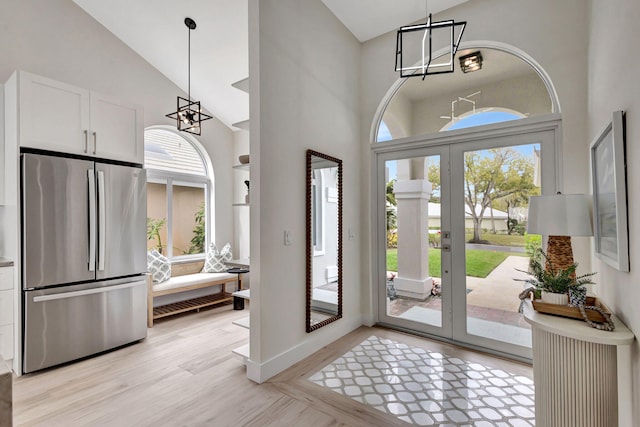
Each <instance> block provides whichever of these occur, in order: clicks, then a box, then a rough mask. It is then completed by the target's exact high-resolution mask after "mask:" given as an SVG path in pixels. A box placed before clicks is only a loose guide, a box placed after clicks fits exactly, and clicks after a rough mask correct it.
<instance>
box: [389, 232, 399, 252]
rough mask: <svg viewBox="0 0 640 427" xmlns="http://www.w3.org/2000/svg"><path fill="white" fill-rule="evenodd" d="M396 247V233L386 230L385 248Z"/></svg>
mask: <svg viewBox="0 0 640 427" xmlns="http://www.w3.org/2000/svg"><path fill="white" fill-rule="evenodd" d="M397 247H398V233H393V232H391V231H387V248H388V249H391V248H397Z"/></svg>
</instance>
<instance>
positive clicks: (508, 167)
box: [373, 120, 558, 359]
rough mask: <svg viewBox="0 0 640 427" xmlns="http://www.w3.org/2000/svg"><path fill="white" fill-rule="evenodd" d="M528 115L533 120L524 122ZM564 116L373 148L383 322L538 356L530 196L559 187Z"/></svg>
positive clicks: (521, 355) (537, 239) (535, 242)
mask: <svg viewBox="0 0 640 427" xmlns="http://www.w3.org/2000/svg"><path fill="white" fill-rule="evenodd" d="M523 121H524V120H523ZM557 135H558V121H557V120H548V121H540V120H538V121H536V122H534V123H533V124H532V123H531V122H529V123H528V124H524V125H522V124H519V125H514V124H510V125H507V126H505V127H504V128H503V129H502V130H495V129H494V130H493V131H475V132H474V131H472V130H467V131H466V132H463V133H460V132H458V133H456V134H453V135H446V134H443V135H437V136H431V137H429V138H425V139H421V140H416V139H413V140H410V141H397V142H389V143H381V144H377V145H376V146H375V147H374V148H373V153H374V156H373V158H374V167H373V170H374V171H375V195H374V203H375V205H376V215H377V223H376V233H375V235H376V250H375V260H374V266H375V272H376V273H375V274H376V278H377V281H376V283H377V284H378V286H377V289H378V292H377V306H378V313H377V315H378V322H379V323H381V324H385V325H387V326H390V327H395V328H399V329H403V330H407V331H414V332H416V333H418V334H422V335H430V336H435V337H439V338H442V339H445V340H450V341H454V342H458V343H461V344H464V345H468V346H471V347H476V348H484V349H487V350H490V351H492V352H497V353H502V354H506V355H510V356H513V357H516V358H521V359H529V358H531V331H530V328H529V326H528V324H527V323H526V322H525V321H524V320H523V318H522V315H521V314H520V313H519V310H518V309H519V305H520V300H519V298H518V294H519V293H520V292H521V291H522V290H523V288H524V287H525V286H524V283H523V282H519V281H516V280H514V279H518V278H523V277H526V275H525V274H524V273H522V272H520V271H518V270H523V269H524V270H526V269H527V266H528V256H527V253H526V248H527V247H533V246H535V245H539V244H540V237H539V236H530V235H527V234H526V219H527V206H528V196H529V195H536V194H553V193H555V191H556V190H557V186H556V176H557V161H556V159H557V157H558V155H557V150H558V147H557V145H558V144H557V143H556V140H557Z"/></svg>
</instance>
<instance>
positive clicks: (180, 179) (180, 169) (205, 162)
mask: <svg viewBox="0 0 640 427" xmlns="http://www.w3.org/2000/svg"><path fill="white" fill-rule="evenodd" d="M144 163H145V168H146V169H147V237H148V242H147V248H148V249H154V248H155V249H158V251H160V252H161V253H162V254H163V255H165V256H167V257H169V258H179V257H193V256H197V255H202V254H204V252H205V246H206V242H209V241H211V240H212V239H211V238H209V236H211V234H212V232H211V229H212V227H211V224H212V223H213V221H212V218H211V217H212V215H211V212H213V209H212V206H211V201H212V200H213V198H212V197H211V189H212V188H213V187H212V185H211V184H212V178H213V171H212V170H211V161H210V160H209V158H208V157H207V154H206V152H205V151H204V149H202V147H201V146H200V144H199V143H198V141H197V140H195V138H193V137H191V136H189V135H182V134H179V133H177V132H176V131H175V130H173V129H171V128H167V127H152V128H148V129H146V130H145V132H144Z"/></svg>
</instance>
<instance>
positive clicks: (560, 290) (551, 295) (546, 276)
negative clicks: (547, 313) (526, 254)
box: [514, 249, 596, 305]
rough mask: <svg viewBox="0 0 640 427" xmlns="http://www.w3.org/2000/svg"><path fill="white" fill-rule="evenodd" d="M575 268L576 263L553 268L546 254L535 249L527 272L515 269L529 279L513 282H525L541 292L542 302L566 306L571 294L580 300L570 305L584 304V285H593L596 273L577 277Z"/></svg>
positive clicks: (573, 299) (574, 300)
mask: <svg viewBox="0 0 640 427" xmlns="http://www.w3.org/2000/svg"><path fill="white" fill-rule="evenodd" d="M577 268H578V264H577V263H573V264H572V265H570V266H569V267H567V268H555V267H554V266H553V264H552V263H551V262H550V261H549V259H548V258H547V254H545V253H544V252H543V251H542V249H537V250H536V251H535V252H534V253H533V254H532V256H531V258H530V259H529V271H524V270H518V269H516V270H518V271H521V272H523V273H527V274H528V275H529V276H531V277H530V278H528V279H514V280H517V281H520V282H526V283H528V284H530V285H532V286H533V287H534V288H535V289H536V290H539V291H541V298H542V301H543V302H547V303H550V304H562V305H566V304H567V303H568V299H569V297H568V295H569V293H572V294H575V295H577V296H579V297H580V298H581V299H580V300H576V299H575V297H574V298H572V301H571V302H572V305H573V304H575V305H579V304H580V303H584V298H586V288H585V287H584V285H587V284H590V283H593V282H592V281H591V277H592V276H594V275H595V274H596V273H586V274H583V275H581V276H577V275H576V269H577Z"/></svg>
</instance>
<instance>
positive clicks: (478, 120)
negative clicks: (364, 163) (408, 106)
mask: <svg viewBox="0 0 640 427" xmlns="http://www.w3.org/2000/svg"><path fill="white" fill-rule="evenodd" d="M520 118H521V117H520V116H518V115H516V114H512V113H506V112H502V111H484V112H481V113H478V114H474V115H470V116H467V117H465V118H463V119H460V120H458V121H456V122H455V123H453V125H451V126H450V127H449V128H447V129H446V130H455V129H464V128H470V127H475V126H481V125H486V124H490V123H500V122H506V121H510V120H517V119H520ZM392 139H393V137H392V136H391V132H390V131H389V128H388V127H387V124H386V123H385V122H384V120H383V121H381V122H380V127H379V128H378V142H384V141H390V140H392ZM535 146H536V145H535V144H529V145H520V146H514V147H512V148H513V149H514V150H516V151H518V152H520V154H522V155H523V156H525V157H531V156H533V148H534V147H535ZM396 163H397V162H396V161H395V160H391V161H388V162H387V163H386V166H387V168H388V169H389V176H388V181H390V180H392V179H395V178H396V177H397V176H398V170H397V165H396Z"/></svg>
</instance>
